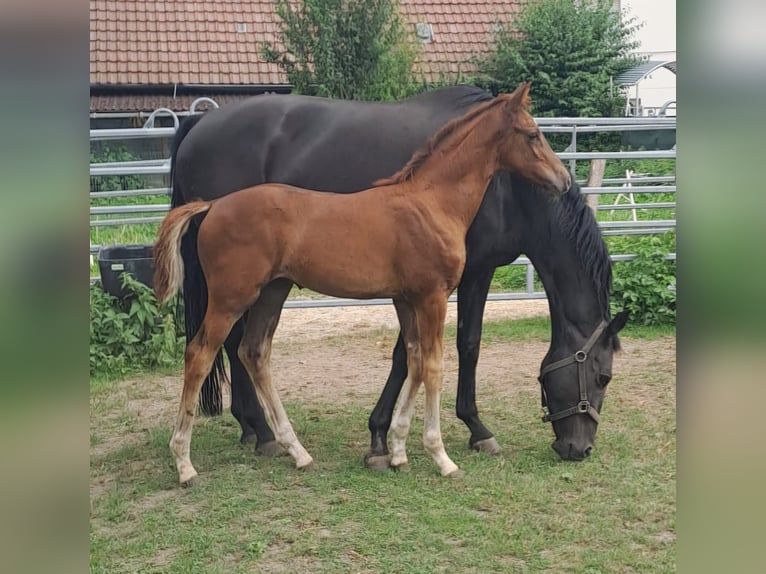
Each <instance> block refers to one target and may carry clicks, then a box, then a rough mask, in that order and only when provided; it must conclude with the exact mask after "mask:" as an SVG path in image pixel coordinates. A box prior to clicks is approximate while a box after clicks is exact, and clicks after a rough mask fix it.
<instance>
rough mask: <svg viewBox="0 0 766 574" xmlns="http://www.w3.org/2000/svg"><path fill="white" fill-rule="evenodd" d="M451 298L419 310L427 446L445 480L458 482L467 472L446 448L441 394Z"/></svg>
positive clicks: (437, 299) (432, 300)
mask: <svg viewBox="0 0 766 574" xmlns="http://www.w3.org/2000/svg"><path fill="white" fill-rule="evenodd" d="M446 312H447V296H446V295H444V296H441V295H437V296H434V297H432V298H430V299H429V300H427V301H425V302H424V303H423V305H419V306H418V307H417V308H416V313H417V318H418V329H419V332H420V342H421V345H420V346H421V352H422V377H423V385H424V386H425V390H426V405H425V412H424V414H423V446H424V447H425V449H426V451H428V452H429V453H430V454H431V457H432V458H433V459H434V462H435V463H436V465H437V466H438V467H439V472H440V473H441V475H442V476H449V477H451V478H458V477H461V476H463V471H462V470H460V469H459V468H458V466H457V465H456V464H455V463H454V462H453V461H452V459H450V457H449V456H448V455H447V451H446V449H445V448H444V441H443V440H442V432H441V423H440V416H439V411H440V406H441V390H442V386H443V385H444V318H445V315H446Z"/></svg>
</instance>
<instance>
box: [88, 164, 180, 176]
mask: <svg viewBox="0 0 766 574" xmlns="http://www.w3.org/2000/svg"><path fill="white" fill-rule="evenodd" d="M137 163H138V164H139V165H136V164H137ZM169 173H170V160H163V162H162V163H155V164H151V165H146V164H144V163H142V162H135V161H126V162H123V163H121V164H119V165H112V166H110V165H106V164H101V163H92V164H90V175H91V177H96V176H108V175H168V174H169Z"/></svg>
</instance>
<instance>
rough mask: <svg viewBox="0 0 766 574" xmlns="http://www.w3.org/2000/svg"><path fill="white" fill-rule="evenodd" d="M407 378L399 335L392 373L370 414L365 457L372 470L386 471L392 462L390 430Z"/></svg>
mask: <svg viewBox="0 0 766 574" xmlns="http://www.w3.org/2000/svg"><path fill="white" fill-rule="evenodd" d="M406 378H407V349H406V348H405V345H404V337H403V336H402V333H401V332H400V333H399V338H398V339H397V340H396V346H395V347H394V352H393V356H392V360H391V372H390V373H389V375H388V380H387V381H386V386H385V387H383V392H382V393H381V395H380V398H379V399H378V403H377V404H376V405H375V408H374V409H373V410H372V414H370V420H369V422H368V425H367V426H368V428H369V429H370V450H369V451H368V452H367V454H365V455H364V464H365V466H366V467H367V468H370V469H372V470H386V469H388V467H389V464H390V462H391V457H390V455H389V454H388V429H389V428H391V420H392V418H393V416H394V407H395V406H396V400H397V399H398V398H399V394H400V393H401V391H402V386H403V385H404V381H405V379H406Z"/></svg>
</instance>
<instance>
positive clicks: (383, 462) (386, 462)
mask: <svg viewBox="0 0 766 574" xmlns="http://www.w3.org/2000/svg"><path fill="white" fill-rule="evenodd" d="M364 466H366V467H367V468H369V469H370V470H374V471H376V472H383V471H386V470H388V469H389V468H390V467H391V455H390V454H374V455H371V454H369V453H368V454H367V455H366V456H365V457H364Z"/></svg>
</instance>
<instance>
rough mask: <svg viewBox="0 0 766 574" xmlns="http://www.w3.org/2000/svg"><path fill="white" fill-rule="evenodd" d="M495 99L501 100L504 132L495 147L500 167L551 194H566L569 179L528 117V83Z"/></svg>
mask: <svg viewBox="0 0 766 574" xmlns="http://www.w3.org/2000/svg"><path fill="white" fill-rule="evenodd" d="M497 98H498V99H500V100H502V101H503V104H502V107H501V110H502V111H501V113H502V119H501V125H502V127H503V133H502V135H501V138H502V141H501V143H500V146H499V148H498V163H499V165H500V168H501V169H504V170H507V171H509V172H511V173H514V174H516V175H518V176H520V177H522V178H524V179H526V180H527V181H530V182H532V183H533V184H536V185H538V186H540V187H541V188H543V189H545V190H546V191H548V192H550V193H552V194H559V193H566V192H567V190H569V187H570V185H571V183H572V177H571V175H570V173H569V171H568V170H567V168H566V167H564V164H563V163H561V160H560V159H559V158H558V157H557V156H556V154H555V153H554V152H553V150H552V149H551V146H550V145H548V140H546V139H545V136H544V135H543V134H542V132H541V131H540V128H539V127H537V124H536V123H535V120H534V119H533V118H532V116H531V115H530V114H529V111H528V110H529V104H530V99H529V84H522V85H520V86H519V87H518V88H516V90H514V92H513V93H511V94H501V95H499V96H497Z"/></svg>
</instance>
